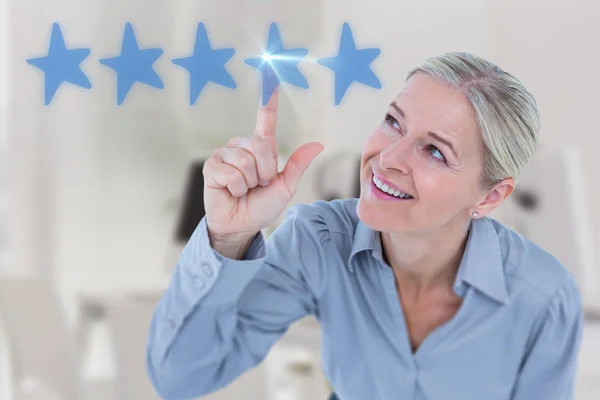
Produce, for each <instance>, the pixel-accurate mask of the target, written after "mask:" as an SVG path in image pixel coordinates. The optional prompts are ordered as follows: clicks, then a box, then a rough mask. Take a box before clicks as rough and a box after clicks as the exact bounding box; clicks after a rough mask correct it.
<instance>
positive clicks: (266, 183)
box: [260, 181, 269, 186]
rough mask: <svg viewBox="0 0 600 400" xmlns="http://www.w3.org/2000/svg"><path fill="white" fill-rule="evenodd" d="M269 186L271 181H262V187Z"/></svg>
mask: <svg viewBox="0 0 600 400" xmlns="http://www.w3.org/2000/svg"><path fill="white" fill-rule="evenodd" d="M268 184H269V181H261V182H260V186H267V185H268Z"/></svg>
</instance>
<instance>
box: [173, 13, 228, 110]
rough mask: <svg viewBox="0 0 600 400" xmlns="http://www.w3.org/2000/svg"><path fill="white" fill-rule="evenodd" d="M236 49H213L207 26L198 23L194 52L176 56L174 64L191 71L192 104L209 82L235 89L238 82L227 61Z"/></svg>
mask: <svg viewBox="0 0 600 400" xmlns="http://www.w3.org/2000/svg"><path fill="white" fill-rule="evenodd" d="M234 53H235V49H213V48H211V46H210V42H209V40H208V34H207V33H206V27H205V26H204V24H203V23H199V24H198V29H197V31H196V42H195V44H194V53H193V55H192V56H190V57H186V58H176V59H174V60H172V62H173V64H175V65H179V66H180V67H183V68H185V69H187V70H188V71H189V73H190V105H193V104H195V103H196V100H198V96H199V95H200V92H202V89H203V88H204V86H205V85H206V84H207V83H208V82H214V83H217V84H219V85H222V86H225V87H228V88H231V89H235V88H236V84H235V81H234V80H233V78H232V77H231V75H230V74H229V72H227V70H226V69H225V63H226V62H227V61H229V60H230V59H231V57H233V54H234Z"/></svg>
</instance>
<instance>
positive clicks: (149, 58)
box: [100, 22, 164, 105]
mask: <svg viewBox="0 0 600 400" xmlns="http://www.w3.org/2000/svg"><path fill="white" fill-rule="evenodd" d="M162 53H163V51H162V49H159V48H153V49H144V50H141V49H140V48H139V46H138V43H137V40H136V38H135V33H134V32H133V27H132V26H131V23H129V22H128V23H127V24H126V25H125V34H124V35H123V43H122V45H121V54H120V55H119V56H118V57H112V58H103V59H101V60H100V63H101V64H102V65H106V66H107V67H110V68H112V69H113V70H115V71H116V72H117V75H118V78H117V105H121V104H123V101H124V100H125V97H126V96H127V94H128V93H129V90H130V89H131V87H132V86H133V84H134V83H136V82H141V83H145V84H146V85H148V86H152V87H155V88H158V89H163V88H164V85H163V82H162V80H161V79H160V77H159V76H158V74H157V73H156V71H154V69H153V68H152V64H154V62H155V61H156V60H157V59H158V58H159V57H160V56H161V55H162Z"/></svg>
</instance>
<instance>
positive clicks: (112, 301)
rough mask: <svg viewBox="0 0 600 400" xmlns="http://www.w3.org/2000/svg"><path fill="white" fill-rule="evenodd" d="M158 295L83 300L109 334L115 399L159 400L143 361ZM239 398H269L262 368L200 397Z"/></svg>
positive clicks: (146, 294) (134, 293)
mask: <svg viewBox="0 0 600 400" xmlns="http://www.w3.org/2000/svg"><path fill="white" fill-rule="evenodd" d="M161 295H162V291H161V290H155V291H151V290H149V291H146V292H142V291H138V292H131V293H120V294H116V293H111V294H106V295H101V294H96V295H90V294H87V295H86V296H85V297H83V301H84V303H85V306H84V307H85V308H86V309H88V310H93V315H92V316H93V317H95V318H100V319H101V320H103V322H104V323H106V325H107V328H108V330H109V332H110V334H111V339H112V340H111V343H112V346H113V352H114V359H115V362H116V366H115V369H116V371H117V393H118V394H117V397H114V399H115V400H138V399H144V400H159V399H160V396H158V394H157V393H156V392H155V390H154V387H153V386H152V383H151V382H150V379H149V377H148V375H147V372H146V364H145V362H146V344H147V340H148V332H149V327H150V322H151V321H152V316H153V314H154V311H155V309H156V305H157V303H158V301H159V300H160V296H161ZM95 322H97V320H96V321H95ZM89 323H91V322H89ZM241 398H243V399H245V400H266V399H268V396H267V393H266V376H265V374H264V369H263V366H259V367H257V368H254V369H252V370H250V371H248V372H247V373H246V374H244V375H242V376H241V377H240V378H239V379H237V380H236V381H235V382H233V383H232V384H230V385H228V386H227V387H225V388H223V389H222V390H220V391H218V392H215V393H213V394H210V395H208V396H203V397H202V399H206V400H230V399H241Z"/></svg>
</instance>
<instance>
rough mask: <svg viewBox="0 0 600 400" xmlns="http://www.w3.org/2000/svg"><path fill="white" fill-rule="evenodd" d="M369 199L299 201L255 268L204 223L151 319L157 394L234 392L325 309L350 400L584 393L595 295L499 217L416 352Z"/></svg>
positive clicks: (473, 241)
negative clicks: (290, 332)
mask: <svg viewBox="0 0 600 400" xmlns="http://www.w3.org/2000/svg"><path fill="white" fill-rule="evenodd" d="M356 204H357V199H344V200H334V201H331V202H325V201H321V200H319V201H316V202H314V203H312V204H301V205H294V206H291V207H290V208H288V210H287V211H286V214H285V219H284V221H283V222H282V224H281V225H280V226H279V227H278V228H277V230H275V231H274V232H273V233H272V234H271V235H270V236H269V237H268V238H267V240H265V238H264V237H263V235H262V233H260V234H258V235H257V236H256V237H255V238H254V239H253V241H252V243H251V246H250V248H249V250H248V252H247V254H246V257H245V259H244V260H231V259H227V258H224V257H223V256H221V255H220V254H218V253H217V252H216V251H214V250H213V249H212V248H211V247H210V243H209V241H208V237H207V230H206V220H205V219H203V220H202V221H201V222H200V224H199V225H198V227H197V228H196V230H195V232H194V234H193V235H192V237H191V239H190V240H189V242H188V243H187V245H186V247H185V248H184V250H183V252H182V253H181V256H180V259H179V262H178V264H177V266H176V269H175V271H174V273H173V276H172V280H171V282H170V285H169V287H168V289H167V291H166V292H165V293H164V295H163V297H162V299H161V300H160V302H159V304H158V306H157V309H156V311H155V314H154V317H153V320H152V323H151V327H150V332H149V341H148V347H147V371H148V375H149V377H150V379H151V381H152V383H153V385H154V387H155V388H156V390H157V391H158V392H159V393H160V394H161V395H162V396H163V397H164V398H165V399H170V400H175V399H190V398H194V397H197V396H201V395H204V394H207V393H210V392H213V391H215V390H217V389H220V388H222V387H224V386H225V385H227V384H229V383H230V382H232V381H233V380H235V379H236V378H237V377H239V376H240V375H241V374H242V373H244V372H245V371H247V370H248V369H249V368H253V367H254V366H256V365H258V364H259V363H261V362H262V360H263V359H264V358H265V356H266V355H267V353H268V352H269V350H270V348H271V346H272V345H273V344H274V343H275V342H276V341H277V340H278V339H279V338H280V337H281V336H282V335H283V334H284V333H285V332H286V330H287V328H288V327H289V325H290V324H292V323H293V322H295V321H297V320H299V319H301V318H303V317H305V316H308V315H313V316H315V317H316V318H317V319H318V320H319V321H320V324H321V329H322V364H323V369H324V371H325V373H326V375H327V378H328V380H329V381H330V382H331V384H332V386H333V387H334V388H335V392H336V394H337V395H338V397H339V398H340V399H341V400H367V399H377V400H388V399H389V400H392V399H393V400H455V399H456V400H471V399H472V400H538V399H539V400H567V399H569V400H570V399H573V393H574V382H575V379H576V372H577V360H578V353H579V348H580V344H581V338H582V330H583V316H582V315H583V311H582V308H583V307H582V299H581V296H580V292H579V290H578V286H577V285H576V282H575V281H574V278H573V276H572V275H571V274H570V273H569V272H568V271H567V270H566V269H565V268H564V267H563V266H562V265H561V264H560V263H559V262H558V261H557V260H556V259H555V258H554V257H553V256H551V255H550V254H549V253H548V252H546V251H544V250H543V249H542V248H540V247H539V246H537V245H535V244H534V243H532V242H530V241H529V240H527V239H526V238H524V237H522V236H521V235H519V234H517V233H516V232H514V231H512V230H510V229H508V228H507V227H505V226H503V225H501V224H500V223H498V222H497V221H495V220H493V219H490V218H480V219H476V220H473V222H472V225H471V233H470V235H469V239H468V243H467V247H466V250H465V253H464V256H463V258H462V261H461V263H460V267H459V270H458V273H457V276H456V280H455V282H454V291H455V292H456V293H457V294H458V295H459V296H461V298H462V304H461V306H460V309H459V311H458V312H457V314H456V315H455V316H454V318H453V319H452V320H450V321H449V322H448V323H446V324H444V325H442V326H441V327H439V328H437V329H435V330H434V331H433V332H432V333H431V334H429V336H427V337H426V339H425V340H424V341H423V342H422V343H421V345H420V347H419V348H418V350H417V351H416V353H413V352H412V351H411V348H410V344H409V340H408V336H407V329H406V322H405V319H404V315H403V311H402V307H401V304H400V302H399V298H398V295H397V291H396V286H395V283H394V282H395V281H394V274H393V272H392V269H391V268H390V266H389V264H387V263H386V262H385V261H384V259H383V256H382V247H381V240H380V235H379V233H378V232H377V231H374V230H373V229H371V228H369V227H368V226H366V225H365V224H363V223H362V222H360V220H359V219H358V218H357V216H356ZM315 400H321V399H315ZM323 400H325V399H323Z"/></svg>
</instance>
